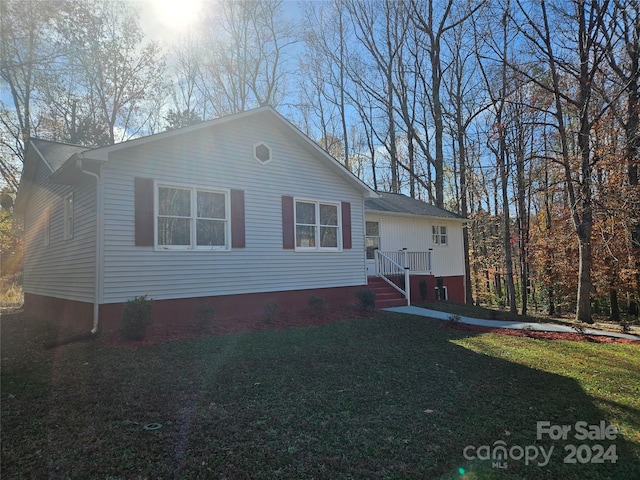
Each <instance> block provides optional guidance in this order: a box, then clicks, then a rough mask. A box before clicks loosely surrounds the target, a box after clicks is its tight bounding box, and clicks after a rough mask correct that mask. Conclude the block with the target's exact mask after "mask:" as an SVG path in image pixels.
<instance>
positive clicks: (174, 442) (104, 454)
mask: <svg viewBox="0 0 640 480" xmlns="http://www.w3.org/2000/svg"><path fill="white" fill-rule="evenodd" d="M5 326H6V327H7V328H6V329H5ZM43 328H44V327H43ZM28 329H31V333H32V334H27V333H26V330H28ZM37 331H38V328H37V325H36V324H30V323H29V322H23V323H22V324H20V323H19V322H15V324H12V323H11V321H8V322H7V323H6V325H5V319H4V318H3V320H2V344H3V345H2V346H3V353H2V355H3V357H2V405H3V408H2V425H3V442H2V471H3V477H4V476H6V477H7V478H16V477H18V478H19V477H25V476H32V477H40V478H45V477H48V478H67V477H69V478H93V477H101V478H106V477H107V476H112V477H122V478H138V477H153V478H157V477H164V478H166V477H173V478H185V479H189V478H194V479H195V478H228V479H243V478H264V479H270V478H291V479H294V478H311V477H313V478H321V479H323V478H327V479H340V478H524V479H535V478H541V479H542V478H564V479H572V478H575V479H578V478H580V479H583V478H585V479H589V478H593V479H596V478H619V479H629V478H638V477H639V476H640V467H639V466H638V463H639V462H638V453H639V452H638V444H637V443H636V444H635V445H634V444H632V443H630V442H629V441H627V440H626V439H625V438H623V437H622V436H620V435H618V436H617V438H616V439H615V440H602V441H583V440H576V439H575V438H574V437H575V424H576V422H579V421H582V422H586V424H587V425H599V424H600V422H601V421H605V422H607V423H608V422H610V421H611V422H613V423H615V422H616V421H620V420H624V421H625V422H627V423H628V424H630V425H632V427H633V428H635V431H636V432H637V431H639V430H640V427H639V426H638V421H639V419H640V412H638V411H633V409H629V410H630V411H627V412H626V413H625V415H624V416H623V417H617V418H614V419H611V418H607V416H606V415H605V414H604V413H603V412H602V411H601V410H599V409H598V408H597V407H596V405H595V404H594V401H593V398H591V397H590V396H589V395H587V394H586V393H585V391H584V390H583V389H582V388H581V386H580V385H579V384H578V383H577V382H576V381H575V380H574V379H572V378H569V377H567V376H561V375H555V374H551V373H548V372H544V371H542V370H537V369H532V368H529V367H526V366H524V365H521V364H518V363H515V362H513V361H508V360H506V359H503V358H498V356H504V355H505V353H504V352H499V351H493V352H492V351H489V350H488V349H487V350H486V352H485V354H480V353H476V352H474V351H472V350H471V349H470V348H464V347H462V346H460V345H459V343H463V342H465V341H471V340H476V339H479V338H480V337H481V336H480V335H479V334H476V333H474V332H466V331H458V330H453V329H450V328H447V325H446V324H445V323H443V322H438V321H433V320H428V319H418V318H414V317H410V316H402V315H384V316H381V317H378V318H371V319H359V320H348V321H339V322H336V323H333V324H331V325H323V326H313V327H301V328H287V329H281V330H273V331H261V332H253V333H240V334H234V335H225V336H217V337H208V338H201V339H194V340H188V341H182V342H172V343H169V344H164V345H156V346H149V347H141V348H138V349H136V350H130V349H113V348H104V347H101V346H100V345H99V344H98V345H96V344H83V343H78V344H71V345H66V346H63V347H59V348H57V349H55V350H54V351H43V350H42V348H41V342H40V341H39V340H40V338H38V337H35V336H34V335H33V333H34V332H37ZM454 342H457V343H454ZM505 342H522V345H523V346H522V348H526V347H527V345H530V344H529V343H527V342H540V341H538V340H531V339H512V338H511V339H505ZM5 347H6V349H5ZM36 350H37V352H38V353H37V354H34V355H30V354H29V352H31V351H34V352H35V351H36ZM539 421H547V422H549V423H550V425H569V426H571V427H572V429H571V431H570V432H569V434H568V438H567V440H566V441H563V440H552V439H550V438H549V437H548V436H545V437H544V438H542V439H540V440H538V439H537V432H536V425H537V422H539ZM152 422H154V423H160V424H161V425H162V428H159V429H157V430H153V431H148V430H144V428H143V427H144V425H147V424H148V423H152ZM500 441H502V442H504V444H505V445H506V446H507V448H508V449H511V448H513V447H521V448H522V449H526V448H527V447H536V448H538V454H539V456H538V457H537V458H536V459H534V460H530V461H529V462H528V463H529V464H528V465H526V464H525V458H524V457H522V458H520V459H517V458H511V456H514V457H518V454H519V450H517V449H516V450H513V451H512V452H511V453H512V454H513V455H511V456H509V455H510V454H509V450H508V451H507V456H508V458H503V461H502V463H503V464H505V463H506V467H507V468H504V469H500V468H493V467H492V463H493V462H492V460H479V459H478V458H474V459H468V458H465V449H467V450H466V452H467V455H466V456H467V457H471V456H475V457H478V456H481V457H482V455H483V452H484V451H486V449H484V450H483V449H481V447H483V446H487V448H488V449H489V450H490V454H493V452H494V451H497V449H495V447H496V446H497V445H498V444H497V443H496V442H500ZM567 444H574V445H576V447H578V446H579V445H582V444H584V445H587V446H588V450H589V451H588V453H589V454H591V457H592V456H593V455H592V454H593V453H594V452H593V451H594V450H595V449H596V448H595V445H596V444H601V445H602V446H603V447H605V449H606V448H608V447H609V446H612V445H614V446H615V449H616V454H617V456H618V458H617V461H616V463H615V464H613V463H611V462H609V461H605V463H602V464H592V463H585V464H582V463H580V460H581V459H585V458H586V455H587V447H584V448H582V450H581V456H580V457H577V463H575V464H565V463H563V460H564V458H565V457H566V456H567V454H568V453H570V452H568V451H565V446H566V445H567ZM469 446H471V447H474V448H467V447H469ZM539 447H543V448H544V449H545V452H548V451H549V449H550V447H553V448H554V450H553V452H552V454H551V457H550V460H549V462H548V464H546V465H544V466H542V465H539V464H538V462H543V461H544V460H543V458H542V456H541V454H540V451H539ZM634 449H635V450H634ZM529 450H530V452H533V449H532V448H531V449H529ZM525 451H526V450H525ZM596 453H597V452H596ZM531 454H532V453H530V455H531ZM523 455H524V452H523ZM591 457H590V458H591Z"/></svg>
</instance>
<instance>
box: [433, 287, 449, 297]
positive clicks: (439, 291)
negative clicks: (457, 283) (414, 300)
mask: <svg viewBox="0 0 640 480" xmlns="http://www.w3.org/2000/svg"><path fill="white" fill-rule="evenodd" d="M436 300H449V291H448V290H447V287H446V286H442V287H440V288H438V287H436Z"/></svg>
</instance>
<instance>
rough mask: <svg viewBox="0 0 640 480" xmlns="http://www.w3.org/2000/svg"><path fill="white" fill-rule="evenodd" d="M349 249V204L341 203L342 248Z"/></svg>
mask: <svg viewBox="0 0 640 480" xmlns="http://www.w3.org/2000/svg"><path fill="white" fill-rule="evenodd" d="M351 247H352V242H351V204H350V203H349V202H342V248H344V249H350V248H351Z"/></svg>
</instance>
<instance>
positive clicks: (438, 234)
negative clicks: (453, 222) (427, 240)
mask: <svg viewBox="0 0 640 480" xmlns="http://www.w3.org/2000/svg"><path fill="white" fill-rule="evenodd" d="M431 233H432V236H433V244H434V245H446V244H447V227H445V226H444V225H432V226H431Z"/></svg>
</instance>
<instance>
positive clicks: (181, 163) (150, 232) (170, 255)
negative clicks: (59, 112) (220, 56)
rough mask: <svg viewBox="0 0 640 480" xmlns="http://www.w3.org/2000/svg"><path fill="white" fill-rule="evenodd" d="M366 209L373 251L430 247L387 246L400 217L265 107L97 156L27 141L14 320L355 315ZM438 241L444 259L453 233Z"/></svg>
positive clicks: (96, 322) (99, 322) (449, 222)
mask: <svg viewBox="0 0 640 480" xmlns="http://www.w3.org/2000/svg"><path fill="white" fill-rule="evenodd" d="M373 199H376V200H375V201H376V202H379V203H375V204H373V207H372V206H371V205H372V204H367V207H366V212H367V213H366V215H367V219H366V221H367V222H371V225H373V224H374V223H375V222H377V223H378V224H379V232H380V238H379V244H378V246H379V247H380V248H381V249H384V250H387V249H392V250H393V249H396V248H399V247H407V248H411V249H417V248H422V249H423V250H425V251H426V249H427V248H431V246H432V244H431V243H430V242H431V240H430V239H429V238H427V239H426V240H425V239H422V240H418V239H412V240H410V239H407V240H406V241H405V242H402V241H401V240H399V239H398V241H395V240H392V238H393V236H392V232H393V229H394V228H395V227H393V225H394V222H396V221H400V222H401V223H402V222H406V221H408V220H409V219H410V218H412V217H411V215H408V216H405V217H402V214H401V213H399V212H391V211H387V212H385V211H383V210H381V209H382V207H381V205H383V204H385V199H387V196H386V195H383V196H382V197H381V198H380V197H379V195H378V194H377V193H376V192H374V191H372V190H371V189H370V188H369V187H368V186H366V185H365V184H364V183H363V182H361V181H360V180H359V179H358V178H357V177H355V176H354V175H353V174H351V172H349V171H348V170H346V169H345V168H344V167H343V166H342V165H341V164H340V163H338V162H337V161H336V160H335V159H333V158H332V157H331V156H329V155H328V154H327V153H326V152H324V151H323V150H322V149H321V148H319V147H318V146H317V145H316V144H315V143H314V142H312V141H311V140H310V139H309V138H308V137H306V136H305V135H303V134H302V133H301V132H300V131H299V130H297V129H296V128H295V127H294V126H293V125H292V124H290V123H289V122H288V121H287V120H285V119H284V118H283V117H282V116H281V115H280V114H278V113H277V112H276V111H275V110H273V109H272V108H270V107H264V108H259V109H256V110H251V111H248V112H244V113H240V114H237V115H232V116H228V117H225V118H221V119H217V120H212V121H208V122H203V123H200V124H198V125H194V126H191V127H187V128H183V129H179V130H173V131H168V132H164V133H161V134H157V135H153V136H149V137H144V138H139V139H135V140H130V141H127V142H123V143H120V144H117V145H112V146H108V147H102V148H95V149H87V148H85V147H80V146H74V145H65V144H60V143H55V142H48V141H44V140H37V139H33V140H31V142H30V144H29V146H28V149H27V154H26V158H25V162H24V171H23V175H22V179H21V184H20V188H19V190H18V196H17V200H16V210H17V211H18V212H19V213H23V214H24V219H25V261H24V292H25V308H26V309H27V310H30V311H33V312H36V313H39V314H41V315H43V314H46V313H54V314H55V315H56V316H57V317H65V318H70V319H75V321H78V322H84V321H86V322H87V324H91V322H93V323H92V331H94V332H95V331H97V329H98V328H101V329H103V328H110V327H114V326H115V324H114V322H115V321H117V319H118V318H119V315H120V312H121V309H122V307H123V305H124V303H125V302H126V301H127V300H129V299H131V298H133V297H137V296H141V295H148V296H149V297H150V298H152V299H154V300H155V301H156V302H160V304H161V308H156V309H155V310H154V315H155V316H157V317H160V320H161V321H166V322H171V321H176V318H184V317H185V316H190V315H191V314H192V312H193V311H194V308H195V307H196V306H197V305H200V304H202V303H205V302H206V303H212V304H213V305H214V307H215V308H216V312H217V316H219V317H223V316H226V317H230V316H239V315H251V314H256V313H260V312H262V309H263V305H264V303H265V301H267V300H269V299H273V300H276V301H278V302H279V303H280V304H281V305H285V306H288V307H291V308H304V307H306V305H307V303H308V300H309V298H310V296H311V295H320V296H322V297H323V298H324V299H325V300H326V302H327V303H329V304H350V303H354V293H355V291H356V290H358V289H361V288H363V287H365V286H366V285H367V283H368V280H367V269H369V272H370V273H371V269H370V267H368V262H369V261H368V260H367V259H366V256H367V255H366V251H367V250H366V249H365V241H366V242H369V243H371V242H372V241H373V240H372V239H371V238H370V236H367V238H366V239H365V237H366V236H365V201H368V200H373ZM420 203H422V202H420ZM376 205H377V206H378V207H376ZM423 205H424V204H423ZM414 216H415V215H414ZM445 220H446V222H445ZM416 221H417V222H418V223H419V221H418V220H416ZM456 222H457V223H456ZM459 224H460V222H459V219H455V218H446V219H445V218H443V223H442V225H444V226H452V227H451V228H453V226H454V225H459ZM416 225H417V224H416ZM424 225H428V226H430V225H431V223H428V221H427V223H425V224H424ZM439 225H440V224H439ZM398 226H399V228H403V227H402V226H401V225H400V224H398ZM406 233H407V234H409V235H413V234H414V233H413V231H407V232H406ZM423 233H424V232H423ZM423 233H421V234H420V235H422V236H424V235H423ZM396 234H397V235H401V232H400V231H398V232H396ZM387 235H388V236H387ZM443 235H444V236H443ZM441 236H442V238H445V237H446V238H447V240H446V243H447V246H446V248H442V249H441V250H443V251H444V250H446V249H448V248H450V249H451V250H452V252H453V249H454V248H457V247H456V246H454V245H453V242H454V238H457V237H455V235H454V233H453V231H451V232H450V233H449V231H447V232H445V233H441ZM434 238H435V237H434ZM423 240H424V241H423ZM412 242H413V243H412ZM455 242H457V239H456V240H455ZM456 245H457V244H456ZM452 255H453V253H452ZM432 261H434V260H433V257H432ZM434 262H435V261H434ZM434 265H438V263H437V262H436V263H434ZM437 271H438V272H439V270H437ZM442 272H445V271H444V270H443V271H442ZM451 273H452V274H453V273H456V274H457V271H454V270H451ZM438 274H441V275H444V273H438ZM450 285H452V284H447V286H448V287H449V296H450V297H451V290H452V287H451V286H450ZM156 304H158V303H156Z"/></svg>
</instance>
